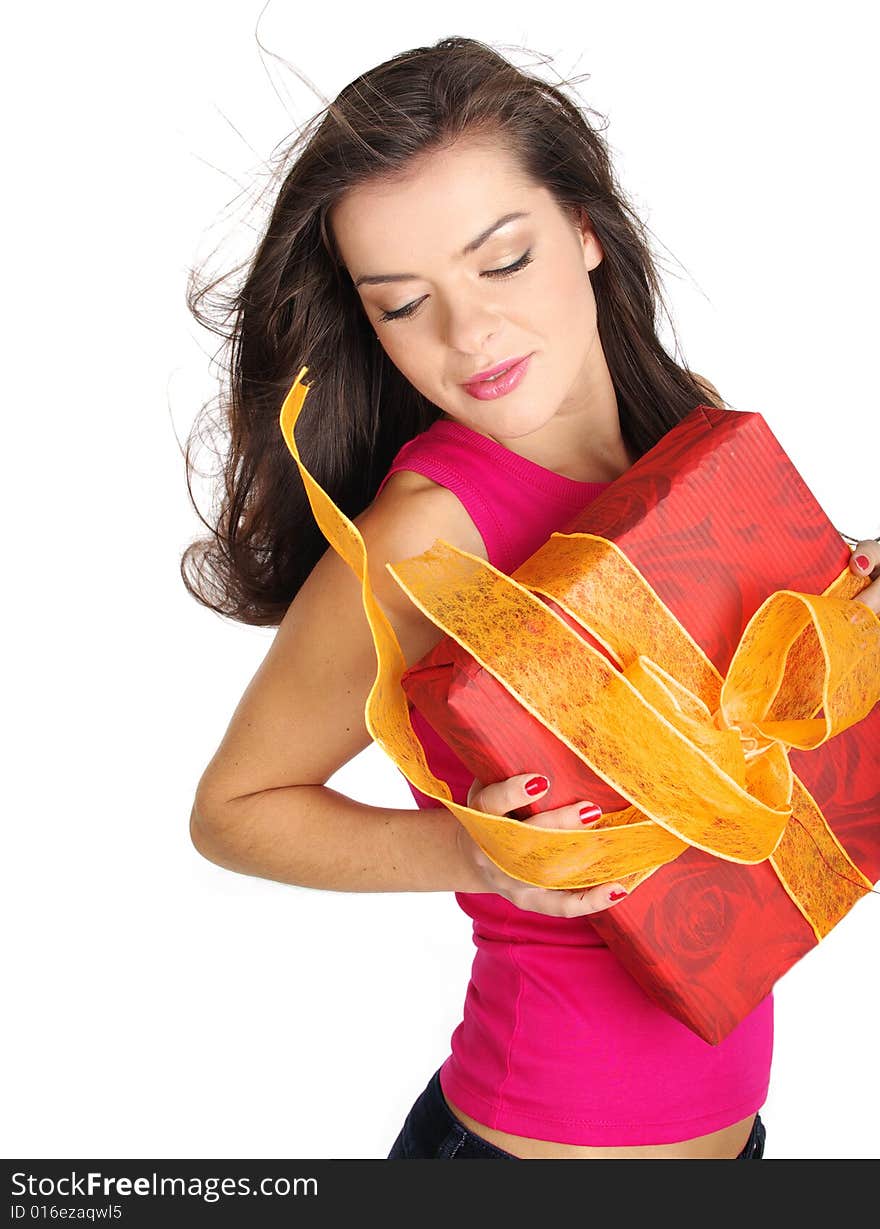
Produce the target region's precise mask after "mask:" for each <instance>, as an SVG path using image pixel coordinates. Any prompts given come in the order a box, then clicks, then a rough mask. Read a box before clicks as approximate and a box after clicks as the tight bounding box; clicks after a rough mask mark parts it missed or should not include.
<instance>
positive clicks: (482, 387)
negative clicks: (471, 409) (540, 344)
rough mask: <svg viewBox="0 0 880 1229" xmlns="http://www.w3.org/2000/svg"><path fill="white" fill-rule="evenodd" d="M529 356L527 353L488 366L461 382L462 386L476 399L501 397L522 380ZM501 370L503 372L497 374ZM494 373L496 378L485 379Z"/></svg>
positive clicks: (490, 399)
mask: <svg viewBox="0 0 880 1229" xmlns="http://www.w3.org/2000/svg"><path fill="white" fill-rule="evenodd" d="M531 357H532V356H531V355H530V354H527V355H525V356H524V357H523V358H515V359H508V360H507V361H506V362H504V363H499V364H498V365H497V367H490V368H489V369H488V371H483V372H481V373H480V375H479V376H474V378H473V379H472V380H470V381H469V382H468V383H467V384H463V385H462V388H463V389H464V390H465V392H467V393H470V395H471V396H472V397H476V399H477V400H478V401H494V400H495V399H496V398H498V397H503V396H504V395H505V394H506V393H509V392H512V391H513V389H514V388H516V386H517V385H518V384H519V382H520V381H521V380H522V378H523V376H524V375H525V374H526V370H527V369H528V365H529V360H530V359H531ZM502 371H503V372H504V373H505V374H504V375H498V373H499V372H502ZM495 375H497V379H494V380H493V379H487V377H488V376H495Z"/></svg>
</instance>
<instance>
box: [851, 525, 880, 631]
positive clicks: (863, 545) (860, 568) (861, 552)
mask: <svg viewBox="0 0 880 1229" xmlns="http://www.w3.org/2000/svg"><path fill="white" fill-rule="evenodd" d="M857 559H863V560H867V566H864V565H860V564H859V563H857V562H856V560H857ZM849 566H850V568H851V569H852V571H853V572H855V574H856V576H870V577H871V579H872V581H873V582H874V583H873V584H870V585H868V587H867V589H863V590H862V591H861V593H859V594H857V595H856V597H855V598H854V599H853V600H854V601H857V602H864V603H865V605H866V606H869V607H870V608H871V610H873V611H874V614H876V615H880V542H876V541H874V539H873V538H868V539H867V541H865V542H857V543H856V545H855V549H854V550H853V553H852V557H851V558H850V561H849Z"/></svg>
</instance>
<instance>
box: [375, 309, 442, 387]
mask: <svg viewBox="0 0 880 1229" xmlns="http://www.w3.org/2000/svg"><path fill="white" fill-rule="evenodd" d="M380 344H381V346H382V348H383V349H384V351H385V353H386V355H387V356H388V358H389V360H390V361H391V362H392V363H393V364H394V366H395V367H396V368H397V370H398V371H399V372H400V373H401V375H403V376H405V378H406V379H407V380H409V382H410V384H412V385H414V387H415V388H417V389H418V390H419V392H421V393H428V392H429V391H430V390H429V389H428V382H429V380H430V375H429V373H430V371H431V362H430V358H429V351H430V346H429V345H428V344H427V343H426V342H425V340H424V338H422V339H419V338H418V337H417V336H415V335H414V334H413V333H411V334H410V335H409V336H407V335H406V325H405V324H404V325H402V326H401V327H398V328H395V326H394V325H391V326H390V328H389V329H388V332H387V333H386V334H384V335H383V336H382V339H381V342H380Z"/></svg>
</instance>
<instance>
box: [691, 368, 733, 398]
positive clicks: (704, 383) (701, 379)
mask: <svg viewBox="0 0 880 1229" xmlns="http://www.w3.org/2000/svg"><path fill="white" fill-rule="evenodd" d="M690 375H691V378H692V379H694V380H696V382H697V384H698V385H699V386H700V388H701V389H702V390H703V392H704V393H706V394H707V395H708V397H709V400H710V402H711V403H712V404H713V405H719V406H723V405H725V404H726V402H725V401H724V398H723V397H722V396H721V394H720V393H719V391H718V389H717V388H716V387H715V385H714V384H710V383H709V381H708V380H707V379H706V377H705V376H698V375H697V373H696V372H695V371H692V372H691V373H690Z"/></svg>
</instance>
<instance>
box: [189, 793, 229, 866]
mask: <svg viewBox="0 0 880 1229" xmlns="http://www.w3.org/2000/svg"><path fill="white" fill-rule="evenodd" d="M189 839H190V840H191V841H192V843H193V846H194V847H195V849H196V850H197V851H198V852H199V853H200V854H201V855H202V857H203V858H207V860H208V861H209V862H216V863H217V864H218V865H221V866H222V865H225V862H224V854H223V850H224V841H223V825H222V824H221V823H220V821H219V819H218V817H217V814H216V811H215V810H214V808H212V807H210V806H208V805H206V804H205V802H204V801H203V800H202V799H200V797H199V795H198V794H196V798H195V801H194V802H193V806H192V810H191V811H190V816H189Z"/></svg>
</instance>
